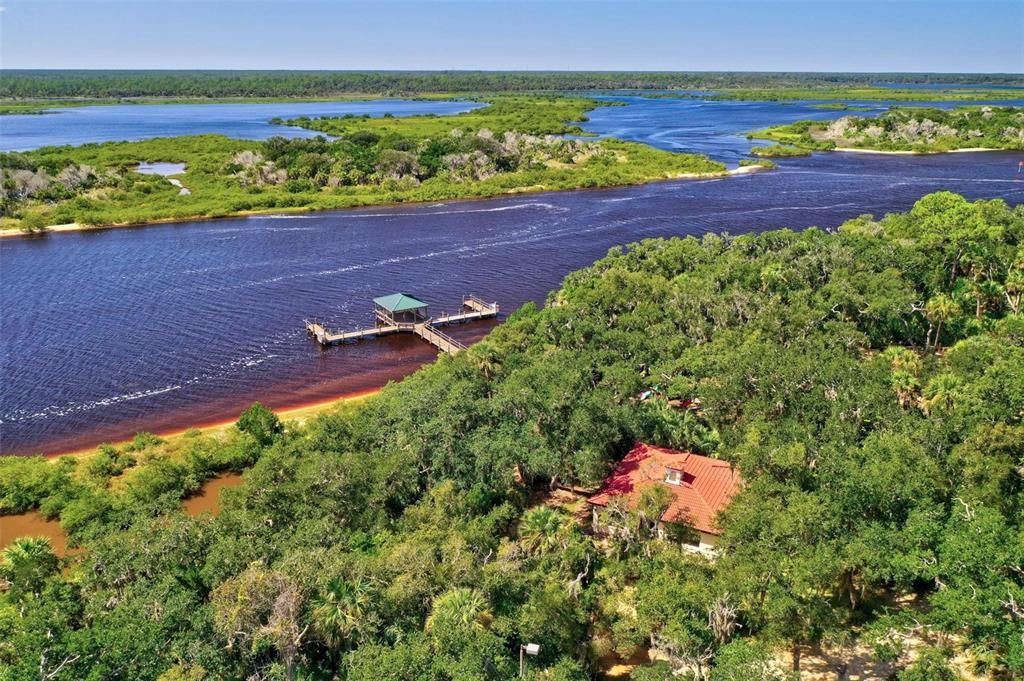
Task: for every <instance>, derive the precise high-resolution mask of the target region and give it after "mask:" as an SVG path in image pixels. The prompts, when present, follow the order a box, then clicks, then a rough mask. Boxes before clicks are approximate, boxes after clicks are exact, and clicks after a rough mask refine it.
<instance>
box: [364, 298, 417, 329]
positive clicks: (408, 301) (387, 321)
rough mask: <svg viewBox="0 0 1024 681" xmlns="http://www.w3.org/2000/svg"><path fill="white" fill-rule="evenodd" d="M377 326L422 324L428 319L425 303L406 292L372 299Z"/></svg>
mask: <svg viewBox="0 0 1024 681" xmlns="http://www.w3.org/2000/svg"><path fill="white" fill-rule="evenodd" d="M373 306H374V312H375V314H376V317H377V325H378V326H402V325H415V324H422V323H423V322H425V321H427V320H428V319H430V314H429V312H428V309H427V304H426V303H424V302H423V301H422V300H420V299H419V298H416V297H415V296H411V295H409V294H408V293H392V294H391V295H389V296H381V297H380V298H374V299H373Z"/></svg>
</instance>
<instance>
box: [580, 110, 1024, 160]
mask: <svg viewBox="0 0 1024 681" xmlns="http://www.w3.org/2000/svg"><path fill="white" fill-rule="evenodd" d="M600 99H605V100H609V101H620V102H626V103H628V104H629V106H608V107H601V108H598V109H594V110H593V111H591V112H590V113H588V114H587V115H588V116H589V117H590V122H589V123H587V124H586V125H585V126H584V127H586V129H587V130H589V131H591V132H596V133H598V134H600V135H601V136H603V137H620V138H623V139H631V140H635V141H638V142H644V143H646V144H650V145H652V146H655V147H659V148H661V149H669V150H671V151H680V152H690V153H698V154H707V155H708V156H710V157H712V158H714V159H716V160H719V161H722V162H724V163H727V164H729V165H735V164H737V163H738V162H739V160H740V159H742V158H749V157H750V149H751V147H753V146H764V145H768V144H772V142H767V141H759V140H748V139H747V138H746V135H747V133H749V132H752V131H755V130H760V129H763V128H767V127H770V126H773V125H783V124H786V123H793V122H795V121H800V120H807V119H812V120H833V119H836V118H839V117H840V116H848V115H857V116H873V115H877V114H880V113H882V112H884V111H886V110H887V109H888V108H889V107H890V106H897V105H916V106H936V107H941V108H951V107H954V106H962V105H963V104H964V103H962V102H882V101H858V102H849V103H850V104H855V105H856V106H858V107H870V109H871V110H870V111H837V110H828V109H820V108H815V106H816V105H819V104H835V103H836V102H826V101H822V100H817V101H798V102H744V101H731V100H709V99H651V98H645V97H640V96H614V97H601V98H600ZM1005 104H1008V105H1015V106H1022V105H1024V99H1013V100H1007V101H1006V102H1005Z"/></svg>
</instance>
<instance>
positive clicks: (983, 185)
mask: <svg viewBox="0 0 1024 681" xmlns="http://www.w3.org/2000/svg"><path fill="white" fill-rule="evenodd" d="M729 105H730V106H729V108H727V109H719V110H720V111H729V112H731V113H730V114H729V115H730V116H733V118H732V123H730V122H729V121H728V120H714V117H713V116H710V115H704V114H701V115H702V116H704V118H699V117H697V116H696V115H694V116H691V117H689V119H688V118H687V116H688V114H687V115H684V114H683V113H682V112H683V111H691V112H692V111H693V110H692V109H685V108H674V107H670V106H666V105H665V100H642V101H639V102H636V103H634V104H632V105H631V107H621V108H618V109H602V110H600V112H595V115H594V117H593V120H592V122H591V124H590V125H591V126H592V128H593V129H594V130H595V131H598V132H604V133H607V132H609V131H610V129H611V128H613V127H614V129H615V133H616V134H618V135H619V136H621V137H624V138H627V139H635V140H642V141H648V142H651V143H654V144H657V145H658V146H661V147H664V148H673V149H674V148H679V149H687V150H694V149H697V148H699V145H702V144H710V143H708V142H705V141H704V140H705V137H712V138H714V137H716V136H717V138H718V139H719V140H720V144H719V145H718V146H716V147H714V149H715V150H716V152H715V153H716V155H718V156H720V157H721V156H722V155H724V154H726V153H727V152H728V153H733V152H735V153H738V150H740V149H742V145H741V144H740V143H739V142H736V141H735V140H733V139H731V138H730V135H729V134H728V133H726V132H724V131H726V130H727V129H728V128H729V127H732V128H733V129H734V130H740V129H742V128H743V127H745V126H746V125H747V122H748V121H749V120H752V119H755V118H757V113H756V111H755V112H753V113H752V112H749V111H747V110H745V109H743V108H742V105H739V104H738V103H729ZM747 106H752V107H755V109H756V108H757V107H760V106H761V103H754V104H748V105H747ZM699 111H700V110H699V109H698V112H699ZM761 111H763V109H762V110H761ZM799 115H803V114H799ZM687 120H689V122H690V124H691V125H693V126H696V127H701V128H703V130H704V134H703V135H701V134H698V133H694V132H693V131H692V130H691V129H690V125H687ZM771 122H773V121H767V122H766V124H767V123H771ZM730 149H731V150H732V152H730V151H729V150H730ZM1022 156H1024V155H1022V154H1017V153H1005V152H991V153H967V154H946V155H935V156H921V157H911V156H876V155H864V156H861V155H855V154H842V155H840V154H831V155H830V154H816V155H814V156H812V157H807V158H798V159H786V160H784V161H783V163H782V164H780V165H781V167H780V169H779V170H777V171H774V172H770V173H763V174H756V175H751V176H744V177H733V178H725V179H717V180H702V181H673V182H661V183H656V184H650V185H645V186H641V187H627V188H620V189H610V190H595V191H583V192H564V193H547V194H534V195H530V196H517V197H510V198H504V199H496V200H490V201H474V202H455V203H450V204H435V205H421V206H398V207H389V208H370V209H362V210H353V211H337V212H327V213H319V214H311V215H303V216H297V217H296V216H288V217H284V216H280V217H274V216H266V217H253V218H246V219H234V220H223V221H215V222H192V223H183V224H177V225H160V226H152V227H144V228H137V229H116V230H107V231H101V232H95V233H69V234H55V235H51V236H48V237H43V238H6V239H0V307H2V309H3V311H4V314H3V317H2V320H0V341H2V344H0V376H2V380H0V451H2V452H4V453H19V454H21V453H31V452H37V451H40V452H55V451H63V450H67V449H69V448H75V447H82V446H88V445H93V444H96V443H98V442H101V441H105V440H116V439H121V438H125V437H129V436H131V435H132V434H133V433H134V432H136V431H138V430H153V431H158V432H159V431H162V430H170V429H174V428H181V427H184V426H188V425H202V424H205V423H210V422H215V421H219V420H222V419H226V418H231V417H234V416H236V415H237V414H238V412H239V411H241V410H242V409H243V408H244V407H245V406H247V405H248V404H249V403H250V402H251V401H252V400H255V399H259V400H263V401H264V402H266V403H268V404H270V405H271V406H274V407H285V406H293V405H298V404H303V403H308V402H312V401H315V400H319V399H324V398H328V397H335V396H338V395H341V394H344V393H347V392H354V391H358V390H363V389H366V388H370V387H375V386H377V385H380V384H382V383H383V382H385V381H386V380H388V379H390V378H399V377H401V376H403V375H406V374H407V373H409V372H411V371H412V370H414V369H415V368H416V367H417V366H419V365H421V364H422V363H423V362H426V361H429V360H431V359H432V358H433V357H434V356H435V354H434V351H433V349H432V348H431V347H430V346H427V345H426V344H425V343H423V342H422V341H420V340H418V339H416V338H413V337H391V338H386V339H380V340H377V341H372V342H367V343H363V344H361V345H354V346H348V347H340V348H332V349H329V350H321V349H319V348H318V347H317V346H316V345H315V344H314V343H313V342H312V341H311V340H310V339H309V338H308V337H307V335H306V333H305V331H304V329H303V328H302V319H303V318H304V317H307V316H317V317H320V318H321V319H325V320H327V321H328V322H330V325H332V326H334V327H336V328H353V327H357V326H362V325H364V324H367V323H368V322H370V321H371V308H372V303H371V300H372V298H373V297H374V296H378V295H381V294H386V293H390V292H394V291H400V290H401V291H408V292H410V293H413V294H415V295H417V296H419V297H422V298H424V299H425V300H427V301H428V302H429V303H431V304H432V310H433V311H435V312H441V311H444V310H446V309H447V310H453V309H454V308H455V307H456V306H457V304H458V302H459V301H460V300H461V296H462V295H463V294H467V293H475V294H477V295H480V296H482V297H484V298H486V299H489V300H497V301H499V302H500V303H501V304H502V306H503V308H504V309H506V310H510V309H514V308H515V307H518V306H519V305H521V304H523V303H524V302H526V301H530V300H533V301H538V302H541V301H543V299H544V297H545V295H546V293H547V292H548V291H549V290H550V289H552V288H554V287H556V286H558V284H559V283H560V282H561V280H562V278H563V277H564V276H565V275H566V274H567V273H568V272H570V271H572V270H574V269H578V268H579V267H582V266H585V265H587V264H589V263H591V262H593V261H594V260H595V259H597V258H599V257H601V256H603V255H604V254H605V253H606V252H607V250H608V248H609V247H611V246H614V245H616V244H624V243H629V242H633V241H636V240H638V239H643V238H647V237H657V236H670V235H686V234H693V235H700V234H704V233H708V232H730V233H741V232H751V231H761V230H766V229H773V228H778V227H791V228H795V229H800V228H804V227H808V226H810V225H818V226H822V227H834V226H836V225H839V224H840V223H842V222H843V221H844V220H846V219H849V218H852V217H855V216H857V215H860V214H863V213H874V214H876V215H881V214H883V213H886V212H890V211H897V210H905V209H906V208H908V207H909V206H910V205H911V204H912V203H913V202H914V201H915V200H916V199H918V198H919V197H920V196H921V195H923V194H926V193H928V192H932V191H937V190H946V189H948V190H953V191H957V192H960V193H962V194H965V195H966V196H968V197H969V198H971V199H975V198H995V197H999V198H1003V199H1005V200H1007V201H1008V202H1011V203H1013V204H1017V203H1021V202H1024V176H1022V175H1019V174H1018V173H1017V163H1018V161H1019V160H1020V159H1021V158H1022ZM487 328H488V327H487V325H475V326H471V325H467V326H465V327H461V328H458V329H455V331H454V332H453V333H454V335H460V336H462V337H465V338H467V339H472V338H474V337H478V336H479V335H480V334H482V333H484V332H485V331H486V330H487Z"/></svg>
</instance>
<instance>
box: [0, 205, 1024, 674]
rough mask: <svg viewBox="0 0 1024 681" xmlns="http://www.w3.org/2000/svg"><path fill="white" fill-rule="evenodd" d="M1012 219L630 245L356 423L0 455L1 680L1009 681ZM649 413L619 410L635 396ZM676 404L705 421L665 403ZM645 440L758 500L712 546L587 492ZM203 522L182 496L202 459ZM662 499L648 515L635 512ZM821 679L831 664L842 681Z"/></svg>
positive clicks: (1017, 342) (1017, 602) (1016, 312)
mask: <svg viewBox="0 0 1024 681" xmlns="http://www.w3.org/2000/svg"><path fill="white" fill-rule="evenodd" d="M1022 303H1024V208H1022V207H1020V206H1018V207H1014V208H1010V207H1008V206H1007V205H1006V204H1005V203H1004V202H1002V201H1000V200H991V201H985V200H981V201H976V202H973V203H972V202H970V201H967V200H966V199H964V198H963V197H961V196H958V195H956V194H952V193H949V192H941V193H936V194H932V195H929V196H925V197H923V198H921V199H920V200H919V201H918V202H917V203H916V204H915V205H914V206H913V207H912V208H911V209H910V210H909V211H907V212H905V213H899V214H891V215H887V216H884V217H880V218H876V217H872V216H869V215H865V216H861V217H859V218H856V219H854V220H851V221H849V222H847V223H846V224H844V225H843V226H841V227H840V228H838V229H837V230H821V229H813V228H812V229H808V230H805V231H801V232H794V231H790V230H779V231H772V232H766V233H762V234H745V235H740V236H727V235H718V234H713V233H711V234H707V235H705V236H703V237H702V238H700V239H697V238H693V237H688V238H672V239H652V240H645V241H643V242H641V243H635V244H631V245H629V246H626V247H617V248H614V249H612V250H611V251H609V253H608V254H607V256H606V257H604V258H603V259H601V260H599V261H598V262H596V263H594V264H593V265H592V266H590V267H588V268H585V269H583V270H581V271H578V272H574V273H572V274H570V275H569V276H567V277H566V278H565V280H564V282H563V284H562V286H561V287H560V288H559V289H558V290H557V291H554V292H552V293H551V294H550V295H549V296H548V299H547V302H546V304H545V305H544V306H543V307H542V308H539V307H537V306H535V305H533V304H529V305H526V306H524V307H523V308H521V309H519V310H518V311H516V312H514V313H513V314H511V315H510V316H509V317H508V319H507V320H506V321H505V322H504V323H503V324H502V325H500V326H499V327H497V328H496V329H495V330H494V331H493V332H492V333H491V334H490V335H489V336H488V337H487V338H485V339H484V340H483V341H481V342H479V343H478V344H476V345H474V346H472V347H471V348H470V349H468V350H467V351H465V352H463V353H460V354H459V355H457V356H455V357H441V358H440V359H439V360H438V361H437V362H435V363H434V364H432V365H429V366H427V367H425V368H423V369H421V370H420V371H418V372H417V373H416V374H414V375H412V376H411V377H409V378H407V379H405V380H403V381H401V382H400V383H396V384H391V385H389V386H388V387H386V388H385V389H384V391H383V392H382V393H380V394H379V395H378V396H376V397H373V398H371V399H369V400H367V401H365V402H364V403H361V404H358V405H350V406H348V407H342V408H340V409H338V410H337V411H335V412H333V413H328V414H324V415H321V416H320V417H318V418H317V419H316V420H314V421H312V422H310V423H308V424H305V425H298V424H295V423H281V422H280V421H279V420H278V418H277V417H276V416H275V415H274V414H272V413H271V412H269V411H268V410H266V409H265V408H263V407H261V406H260V405H258V404H257V405H253V407H251V408H250V409H249V410H248V411H246V412H245V413H244V414H243V415H242V416H241V418H240V419H239V421H238V423H237V427H236V428H234V429H233V431H232V432H231V433H230V434H229V435H227V436H224V437H219V438H218V437H212V436H206V435H202V434H200V433H198V432H193V433H189V434H187V435H186V436H185V437H183V438H182V439H180V440H178V441H175V442H164V441H162V440H160V439H159V438H156V437H153V436H151V435H146V434H140V435H139V436H138V437H137V438H136V440H135V442H133V443H132V444H130V445H127V446H122V447H110V446H106V447H101V448H100V449H99V450H98V451H97V452H96V453H95V454H94V455H92V456H87V457H63V458H59V459H55V460H48V459H43V458H40V457H36V458H5V459H0V513H13V512H17V511H21V510H25V509H39V511H40V512H41V513H43V514H44V515H45V516H47V517H53V518H58V519H59V520H60V523H61V526H62V527H63V529H64V531H65V532H66V534H67V536H68V538H69V541H70V543H71V545H72V546H74V547H77V548H75V549H74V550H73V551H72V552H70V553H69V554H68V555H65V556H61V557H58V556H56V555H55V554H54V552H53V550H52V548H51V546H50V544H49V542H48V541H47V540H45V539H35V538H24V539H20V540H17V541H16V542H14V543H13V544H12V545H11V546H9V547H8V548H6V549H5V550H4V551H3V553H2V558H0V679H2V680H3V681H16V680H17V681H20V680H21V679H38V678H44V679H49V680H52V681H72V680H74V681H83V680H88V681H92V680H99V679H131V680H133V681H136V680H145V679H159V680H160V681H185V680H189V681H200V680H203V679H248V680H249V681H271V680H275V681H276V680H288V681H291V680H293V679H303V680H308V681H313V680H324V681H327V680H331V679H338V680H344V681H370V680H376V681H380V680H383V681H433V680H442V681H444V680H449V681H477V680H479V681H484V680H488V679H509V678H514V677H516V676H517V675H518V673H519V654H520V650H521V646H522V645H524V644H526V643H536V644H539V646H540V649H539V653H538V654H537V655H536V656H530V657H528V658H527V659H526V663H525V664H526V673H525V676H526V678H530V679H534V680H537V681H540V680H545V681H583V680H585V679H590V678H595V675H596V674H597V673H598V672H599V671H600V670H601V669H602V668H603V667H604V665H605V663H606V661H607V660H608V659H619V658H622V659H627V658H630V657H631V656H634V655H637V654H639V653H647V651H650V653H651V655H652V656H654V657H656V658H657V661H656V662H653V663H649V664H644V665H642V666H640V667H638V668H636V669H635V670H634V671H633V673H632V678H633V679H636V680H637V681H668V679H684V680H686V679H688V680H690V681H740V680H744V681H745V680H749V679H762V680H766V681H786V680H787V679H790V678H791V677H792V675H793V674H794V673H795V671H796V670H797V669H799V668H800V666H801V660H802V659H806V658H807V657H809V656H810V655H811V654H812V653H814V651H816V650H819V649H821V648H823V647H833V648H836V647H838V648H842V649H845V648H847V647H852V646H860V647H862V648H864V649H866V650H868V651H869V652H870V654H871V655H872V656H873V657H874V658H876V659H878V660H883V661H888V662H889V663H891V664H892V666H893V670H894V671H893V675H894V678H896V679H898V680H899V681H925V680H934V679H939V680H946V679H949V680H952V679H958V678H961V675H962V674H963V673H964V672H965V671H970V672H973V673H979V674H982V675H985V676H987V677H988V678H991V679H998V680H1008V679H1014V678H1020V677H1021V676H1022V675H1024V639H1022V631H1024V572H1022V571H1021V565H1024V541H1022V540H1024V496H1022V492H1024V422H1022V421H1024V316H1022V308H1021V306H1022ZM642 394H643V395H647V396H653V397H650V398H649V399H638V396H640V395H642ZM673 399H685V400H689V401H693V400H699V403H700V405H701V408H700V410H699V411H693V410H689V409H683V410H679V409H675V408H673V407H672V405H671V404H670V400H673ZM636 441H644V442H650V443H653V444H659V445H665V446H671V447H675V448H680V449H688V450H691V451H695V452H700V453H704V454H708V455H712V456H715V457H718V458H720V459H722V460H723V461H727V462H729V463H731V464H733V465H735V466H736V467H738V469H739V470H740V471H741V472H742V475H743V478H744V479H745V480H746V485H745V487H744V488H743V489H742V491H741V492H740V493H739V495H738V496H737V497H736V498H735V500H734V501H733V503H732V505H731V506H730V507H729V509H728V510H727V511H726V512H725V513H724V514H723V515H722V516H721V517H720V518H719V523H720V525H721V527H722V528H723V531H724V534H723V537H722V541H721V544H720V545H719V553H718V556H717V558H715V559H713V560H710V559H708V558H706V557H703V556H700V555H696V554H694V553H691V552H689V551H686V550H685V549H684V548H683V547H682V546H681V545H680V544H678V543H676V542H675V541H674V540H673V539H672V538H671V537H669V538H666V539H658V538H656V537H655V536H654V535H653V530H652V522H651V519H652V518H656V517H658V513H659V509H658V508H656V507H652V506H651V505H650V504H646V505H645V504H640V505H638V506H637V507H636V508H634V509H621V508H620V509H618V513H617V514H616V515H615V516H614V517H612V516H609V517H608V518H607V519H606V520H607V521H608V522H609V523H614V524H615V525H614V526H615V527H616V528H617V531H616V532H614V533H611V534H606V533H601V532H594V531H593V528H591V527H590V526H589V523H588V522H587V520H586V518H587V514H586V513H583V514H581V513H579V510H580V506H582V505H583V503H584V502H583V500H582V499H581V497H580V494H579V493H578V492H579V490H580V489H586V488H590V487H592V486H593V485H595V484H596V483H598V482H599V481H601V480H602V479H603V477H604V476H605V475H606V474H607V473H608V472H609V470H610V469H611V467H612V466H614V464H615V462H616V461H618V460H619V459H620V458H621V457H622V456H623V455H624V454H625V452H626V451H627V450H628V449H629V448H630V447H631V446H632V445H633V443H634V442H636ZM229 470H231V471H240V472H243V484H242V485H241V486H240V487H237V488H235V489H231V490H225V491H224V492H223V494H222V500H221V510H220V513H219V514H218V515H216V516H213V515H209V514H203V515H199V516H190V515H187V514H185V513H182V512H181V510H180V503H181V499H182V498H183V497H186V496H188V495H189V494H191V493H193V492H194V491H195V490H196V489H198V487H199V485H200V484H201V483H202V481H203V480H205V479H208V478H210V477H212V476H214V475H216V474H218V473H219V472H223V471H229ZM655 501H656V500H655ZM836 673H839V671H838V670H837V671H836Z"/></svg>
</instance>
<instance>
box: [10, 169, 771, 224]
mask: <svg viewBox="0 0 1024 681" xmlns="http://www.w3.org/2000/svg"><path fill="white" fill-rule="evenodd" d="M769 170H773V169H772V168H766V167H764V166H759V165H751V166H740V167H738V168H731V169H726V170H723V171H721V172H716V173H678V174H676V175H672V176H669V177H656V178H651V179H649V180H644V181H641V182H633V183H629V184H612V185H605V186H601V187H574V188H570V189H548V188H546V187H539V188H538V187H535V186H534V187H521V188H519V189H510V190H508V191H506V192H504V193H501V194H492V195H490V196H469V197H462V198H454V199H432V200H429V201H426V200H425V201H384V202H381V203H366V204H360V205H357V206H347V207H339V208H305V207H296V208H273V209H269V208H268V209H267V210H244V211H238V212H236V213H229V214H227V215H198V216H195V217H187V218H154V219H152V220H146V221H145V222H119V223H113V224H108V225H83V224H81V223H78V222H69V223H66V224H62V225H51V226H49V227H46V228H45V229H42V230H39V231H36V232H24V231H22V230H20V229H0V239H3V238H12V237H27V238H32V237H40V236H46V235H48V234H62V233H67V232H99V231H104V230H109V229H125V228H132V227H137V228H138V227H150V226H156V225H173V224H184V223H187V222H207V221H212V220H234V219H239V218H249V217H257V216H261V215H297V214H306V213H327V212H331V211H348V210H358V209H360V208H393V207H396V206H424V205H428V204H431V203H439V202H444V203H450V202H451V203H453V202H457V201H490V200H493V199H501V198H508V197H512V196H517V195H523V194H543V193H545V192H550V193H556V192H557V193H562V192H578V191H593V190H601V189H618V188H621V187H640V186H643V185H645V184H654V183H655V182H673V181H683V180H714V179H720V178H727V177H735V176H739V175H750V174H753V173H758V172H765V171H769Z"/></svg>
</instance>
